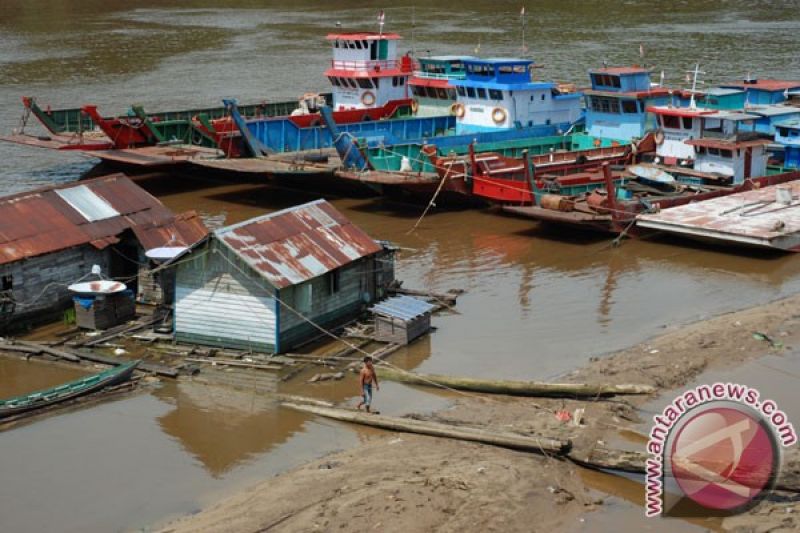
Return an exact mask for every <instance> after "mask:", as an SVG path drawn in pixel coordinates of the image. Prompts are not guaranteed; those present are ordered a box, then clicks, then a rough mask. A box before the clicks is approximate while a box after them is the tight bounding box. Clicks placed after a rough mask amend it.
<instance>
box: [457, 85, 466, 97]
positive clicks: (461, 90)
mask: <svg viewBox="0 0 800 533" xmlns="http://www.w3.org/2000/svg"><path fill="white" fill-rule="evenodd" d="M456 90H457V91H458V96H466V95H467V91H465V90H464V88H463V87H456Z"/></svg>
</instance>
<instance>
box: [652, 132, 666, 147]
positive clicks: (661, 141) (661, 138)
mask: <svg viewBox="0 0 800 533" xmlns="http://www.w3.org/2000/svg"><path fill="white" fill-rule="evenodd" d="M653 137H654V139H655V141H656V144H657V145H659V146H661V145H662V144H664V130H662V129H658V130H656V134H655V135H654V136H653Z"/></svg>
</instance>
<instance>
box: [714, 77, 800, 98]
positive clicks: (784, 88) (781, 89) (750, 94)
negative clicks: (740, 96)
mask: <svg viewBox="0 0 800 533" xmlns="http://www.w3.org/2000/svg"><path fill="white" fill-rule="evenodd" d="M720 87H722V88H728V89H740V90H743V91H745V93H746V94H745V102H746V104H747V105H768V104H780V103H781V102H784V101H786V100H787V99H788V97H789V94H790V93H792V92H795V91H800V80H772V79H766V80H759V79H752V78H749V77H748V78H747V79H745V80H742V81H739V82H730V83H723V84H720Z"/></svg>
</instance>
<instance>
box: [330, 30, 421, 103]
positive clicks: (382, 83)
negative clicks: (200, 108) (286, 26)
mask: <svg viewBox="0 0 800 533" xmlns="http://www.w3.org/2000/svg"><path fill="white" fill-rule="evenodd" d="M327 38H328V40H329V41H330V42H331V43H332V44H333V59H332V60H331V67H330V68H329V69H327V70H326V71H325V75H326V76H327V77H328V80H330V82H331V85H332V86H333V108H334V110H336V111H344V110H348V109H370V108H380V107H383V106H385V105H386V104H387V103H389V102H390V101H393V100H402V99H406V98H409V89H408V78H409V77H410V76H411V74H412V72H413V70H414V64H413V61H412V59H411V57H409V56H406V55H404V56H402V57H400V58H399V59H398V57H397V42H398V41H399V40H400V39H401V37H400V35H398V34H396V33H371V32H363V33H334V34H330V35H328V37H327Z"/></svg>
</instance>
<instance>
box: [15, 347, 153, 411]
mask: <svg viewBox="0 0 800 533" xmlns="http://www.w3.org/2000/svg"><path fill="white" fill-rule="evenodd" d="M139 363H140V361H138V360H137V361H131V362H129V363H124V364H121V365H119V366H115V367H113V368H110V369H109V370H106V371H103V372H100V373H98V374H93V375H91V376H86V377H84V378H80V379H76V380H74V381H70V382H68V383H64V384H62V385H59V386H57V387H52V388H49V389H44V390H40V391H36V392H32V393H30V394H24V395H22V396H16V397H14V398H8V399H6V400H0V419H3V418H8V417H10V416H14V415H17V414H20V413H25V412H28V411H33V410H36V409H41V408H42V407H46V406H48V405H54V404H57V403H61V402H65V401H67V400H72V399H74V398H78V397H80V396H84V395H86V394H91V393H93V392H97V391H99V390H101V389H104V388H106V387H110V386H112V385H118V384H120V383H124V382H125V381H127V380H128V379H130V377H131V375H132V374H133V371H134V370H135V369H136V367H137V366H138V365H139Z"/></svg>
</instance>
